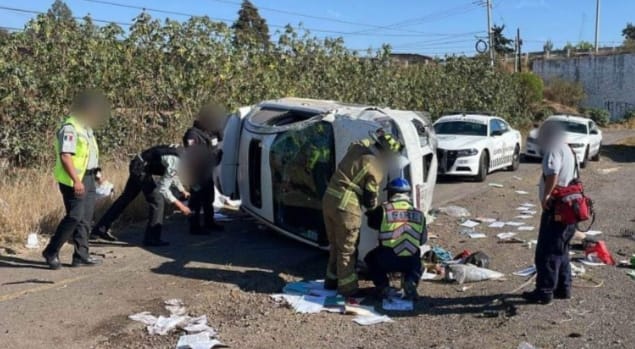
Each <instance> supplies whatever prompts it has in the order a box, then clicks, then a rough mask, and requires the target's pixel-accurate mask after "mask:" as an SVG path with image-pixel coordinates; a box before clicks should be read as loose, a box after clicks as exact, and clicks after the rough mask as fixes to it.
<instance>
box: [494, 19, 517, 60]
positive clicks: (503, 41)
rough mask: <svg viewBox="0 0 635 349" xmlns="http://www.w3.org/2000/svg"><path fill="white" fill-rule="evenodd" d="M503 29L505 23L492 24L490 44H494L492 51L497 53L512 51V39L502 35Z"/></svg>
mask: <svg viewBox="0 0 635 349" xmlns="http://www.w3.org/2000/svg"><path fill="white" fill-rule="evenodd" d="M504 30H505V25H501V26H497V25H496V24H494V25H493V26H492V45H493V46H494V51H495V52H496V53H498V54H505V53H510V52H514V47H513V44H514V40H512V39H509V38H506V37H505V35H503V31H504Z"/></svg>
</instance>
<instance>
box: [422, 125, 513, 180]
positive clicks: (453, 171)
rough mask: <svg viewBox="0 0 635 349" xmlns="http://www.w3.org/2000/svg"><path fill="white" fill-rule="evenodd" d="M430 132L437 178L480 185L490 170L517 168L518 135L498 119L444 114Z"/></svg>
mask: <svg viewBox="0 0 635 349" xmlns="http://www.w3.org/2000/svg"><path fill="white" fill-rule="evenodd" d="M434 130H435V132H436V134H437V139H438V140H439V145H438V149H437V154H438V158H439V174H441V175H447V176H470V177H474V178H475V179H476V180H477V181H480V182H482V181H484V180H485V178H486V177H487V174H488V173H490V172H492V171H495V170H500V169H509V170H511V171H515V170H517V169H518V166H519V164H520V149H521V136H520V132H518V131H517V130H515V129H513V128H511V127H510V126H509V124H508V123H507V122H506V121H505V120H503V119H502V118H500V117H498V116H491V115H484V114H475V113H474V114H472V113H460V114H454V115H446V116H443V117H441V118H439V119H438V120H437V121H436V122H435V123H434Z"/></svg>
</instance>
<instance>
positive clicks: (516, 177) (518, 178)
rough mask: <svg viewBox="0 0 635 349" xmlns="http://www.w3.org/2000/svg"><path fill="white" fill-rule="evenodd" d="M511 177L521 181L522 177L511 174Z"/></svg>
mask: <svg viewBox="0 0 635 349" xmlns="http://www.w3.org/2000/svg"><path fill="white" fill-rule="evenodd" d="M512 178H513V179H515V180H517V181H522V180H523V177H518V176H512Z"/></svg>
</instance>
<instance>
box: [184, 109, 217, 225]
mask: <svg viewBox="0 0 635 349" xmlns="http://www.w3.org/2000/svg"><path fill="white" fill-rule="evenodd" d="M221 141H222V136H221V134H220V133H209V132H207V131H206V130H205V128H204V127H203V126H202V125H201V123H200V122H199V121H198V120H197V121H194V125H193V126H192V127H190V128H189V129H188V130H187V131H186V132H185V135H184V136H183V145H184V146H185V147H192V146H199V147H201V148H203V149H204V150H205V151H203V152H201V153H202V154H201V156H203V157H205V159H203V161H202V163H203V165H202V166H199V169H198V171H196V172H197V173H195V174H194V175H195V180H194V182H195V183H193V184H192V188H191V189H192V190H191V192H192V196H191V197H190V199H189V206H190V210H191V211H192V216H191V217H190V231H191V232H192V233H197V232H200V228H201V226H200V212H201V208H202V209H203V220H204V222H205V227H206V228H210V229H212V228H214V229H215V228H220V227H219V226H218V225H217V224H216V222H215V221H214V206H213V203H214V197H215V196H214V168H215V167H216V166H217V165H218V164H219V163H220V159H221V150H220V149H219V147H218V144H219V142H221Z"/></svg>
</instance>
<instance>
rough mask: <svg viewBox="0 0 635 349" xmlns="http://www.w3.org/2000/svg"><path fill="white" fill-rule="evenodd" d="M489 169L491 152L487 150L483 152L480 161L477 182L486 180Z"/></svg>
mask: <svg viewBox="0 0 635 349" xmlns="http://www.w3.org/2000/svg"><path fill="white" fill-rule="evenodd" d="M488 170H489V154H488V153H487V150H484V151H483V154H481V159H480V160H479V163H478V174H477V175H476V181H477V182H484V181H485V178H487V172H488Z"/></svg>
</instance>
